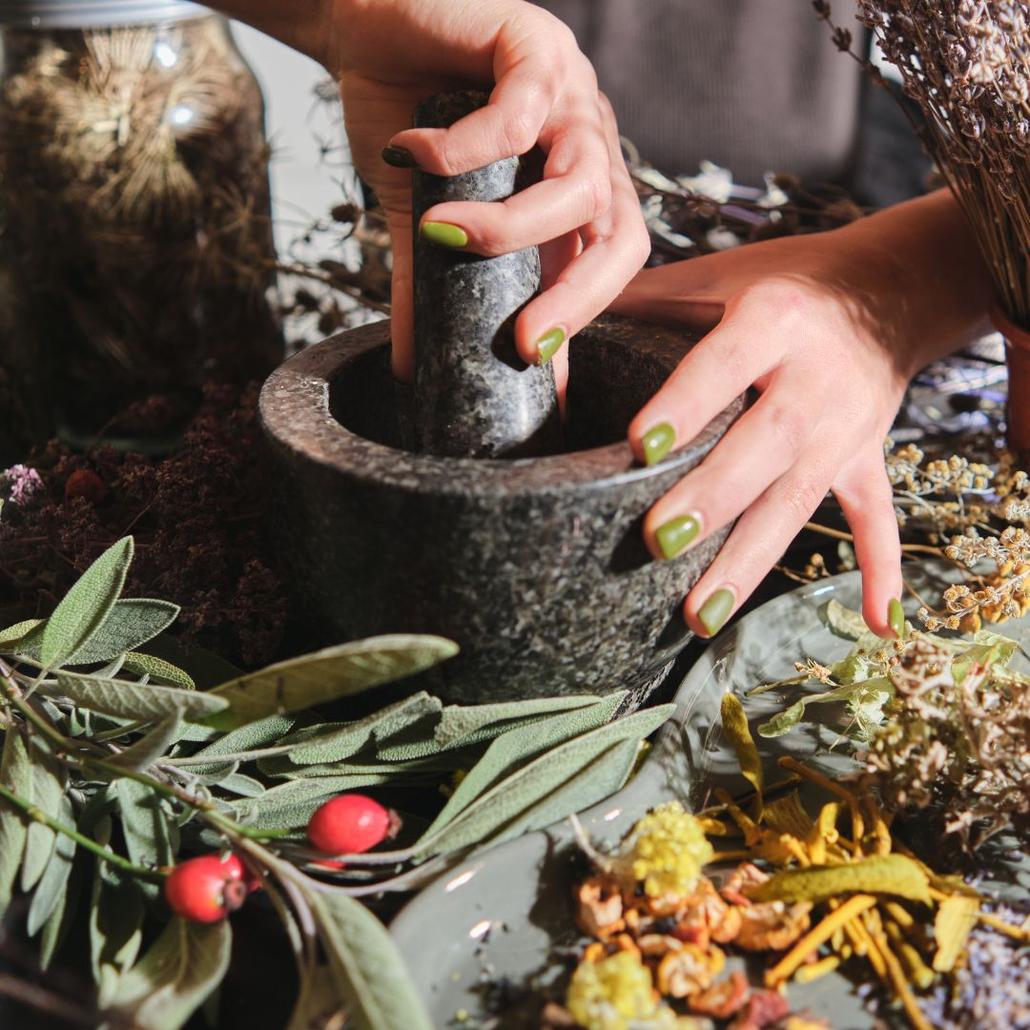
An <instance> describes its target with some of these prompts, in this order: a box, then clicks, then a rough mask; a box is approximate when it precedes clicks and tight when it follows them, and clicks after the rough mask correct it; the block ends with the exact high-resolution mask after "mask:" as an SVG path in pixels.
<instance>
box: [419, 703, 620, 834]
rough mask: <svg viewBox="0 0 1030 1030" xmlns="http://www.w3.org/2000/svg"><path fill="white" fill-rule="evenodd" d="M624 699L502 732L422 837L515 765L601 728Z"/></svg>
mask: <svg viewBox="0 0 1030 1030" xmlns="http://www.w3.org/2000/svg"><path fill="white" fill-rule="evenodd" d="M625 697H626V692H625V691H619V692H617V693H615V694H612V695H610V696H609V697H606V698H600V699H598V700H596V701H594V703H593V704H590V705H588V706H586V707H585V708H579V709H576V708H574V709H573V710H572V711H566V712H560V713H559V714H557V715H553V716H551V717H550V718H548V719H544V720H542V721H540V722H537V721H535V720H534V721H531V722H529V723H524V724H523V725H521V726H517V727H516V728H515V729H511V730H508V731H507V732H506V733H502V734H501V735H500V736H499V737H497V738H496V739H495V740H494V741H492V742H491V744H490V746H489V747H488V748H487V749H486V751H485V752H484V753H483V756H482V757H481V758H480V759H479V761H478V762H476V764H475V765H474V766H473V767H472V768H471V769H470V770H469V772H468V774H467V775H466V776H465V777H464V778H463V779H462V781H461V783H459V784H458V786H457V787H456V788H455V790H454V793H453V794H452V795H451V796H450V798H448V800H447V804H446V805H444V807H443V809H442V810H441V811H440V813H439V815H437V817H436V818H435V819H434V820H433V822H432V823H431V824H430V826H429V829H427V830H426V832H425V833H424V834H423V836H424V837H428V836H430V835H432V834H434V833H437V832H438V831H439V830H440V829H441V828H442V827H444V826H445V825H446V824H447V823H449V822H450V821H451V820H452V819H454V818H455V817H456V816H457V815H458V814H459V813H460V812H461V811H462V810H463V809H465V808H467V807H468V806H469V805H470V804H471V803H472V802H473V801H475V799H476V798H477V797H479V796H480V794H482V793H483V791H484V790H487V789H488V788H489V787H491V786H492V785H493V784H494V783H495V782H496V781H497V778H498V777H499V776H500V775H501V774H502V773H504V772H505V771H506V770H508V769H511V768H512V767H513V766H514V765H516V764H517V763H518V762H521V761H524V760H525V759H527V758H529V757H530V756H532V755H538V754H540V752H541V751H545V750H546V749H547V748H549V747H554V745H555V744H560V743H562V742H563V741H566V740H570V739H572V738H573V737H577V736H579V735H580V734H582V733H586V732H587V731H588V730H592V729H594V728H595V727H597V726H603V725H604V724H605V723H607V722H608V720H609V719H610V718H611V717H612V716H613V715H614V714H615V712H616V711H617V710H618V707H619V705H620V704H622V701H623V699H624V698H625ZM491 707H493V706H491Z"/></svg>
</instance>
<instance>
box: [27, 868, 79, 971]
mask: <svg viewBox="0 0 1030 1030" xmlns="http://www.w3.org/2000/svg"><path fill="white" fill-rule="evenodd" d="M88 864H89V863H88V861H87V860H85V859H84V858H83V854H82V852H81V851H80V852H78V853H77V854H76V856H75V860H74V861H73V862H72V865H71V875H70V876H69V878H68V881H67V885H66V887H65V888H64V890H62V891H59V892H57V904H56V905H55V906H54V910H53V912H51V913H50V918H49V919H47V921H46V925H45V926H44V927H43V932H42V933H41V934H40V937H39V965H40V968H41V969H44V970H46V969H49V968H50V963H51V961H52V960H53V957H54V955H56V954H57V951H58V949H59V948H60V947H61V945H62V944H63V943H64V941H65V939H66V938H67V936H68V933H69V931H70V930H71V927H72V923H73V922H75V916H76V913H77V911H78V906H79V897H80V896H81V895H82V890H83V887H84V886H85V883H86V879H87V866H88ZM39 889H40V888H38V887H37V888H36V890H37V892H38V891H39ZM33 900H35V899H33ZM30 911H31V910H30Z"/></svg>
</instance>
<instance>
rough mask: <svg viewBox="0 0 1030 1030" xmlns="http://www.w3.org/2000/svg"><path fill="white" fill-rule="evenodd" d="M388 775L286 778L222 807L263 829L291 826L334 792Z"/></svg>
mask: <svg viewBox="0 0 1030 1030" xmlns="http://www.w3.org/2000/svg"><path fill="white" fill-rule="evenodd" d="M389 780H390V777H389V776H385V775H381V774H380V775H376V774H369V775H367V776H339V777H336V778H333V777H329V776H326V777H323V778H322V779H317V780H290V781H289V782H288V783H283V784H280V785H279V786H278V787H272V788H270V789H269V790H266V791H265V792H264V793H263V794H260V795H258V796H257V797H254V798H240V799H239V800H238V801H230V802H227V803H226V806H225V810H226V811H227V812H228V813H229V814H230V815H231V816H232V817H233V818H234V819H235V820H237V822H240V823H242V824H244V825H249V826H259V827H261V828H262V829H266V830H271V829H275V830H292V829H295V828H298V827H301V826H306V825H307V823H308V820H309V819H310V818H311V815H312V813H313V812H314V811H315V809H316V808H318V807H319V806H320V805H322V804H323V803H324V802H325V801H328V800H329V798H331V797H335V796H336V795H337V794H344V793H346V792H348V791H352V790H358V789H360V788H361V787H372V786H376V785H378V784H380V783H387V782H388V781H389Z"/></svg>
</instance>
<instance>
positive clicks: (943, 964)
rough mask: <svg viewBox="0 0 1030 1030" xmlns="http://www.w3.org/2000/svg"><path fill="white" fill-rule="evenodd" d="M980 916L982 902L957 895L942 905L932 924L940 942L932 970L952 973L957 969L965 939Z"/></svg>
mask: <svg viewBox="0 0 1030 1030" xmlns="http://www.w3.org/2000/svg"><path fill="white" fill-rule="evenodd" d="M979 912H980V899H979V898H974V897H969V896H967V895H964V894H955V895H953V896H952V897H950V898H945V899H944V900H943V901H942V902H941V903H940V905H939V906H938V908H937V915H936V917H935V918H934V923H933V935H934V939H935V940H936V941H937V951H936V952H935V953H934V956H933V968H934V969H935V970H936V971H937V972H938V973H950V972H951V971H952V970H953V969H954V968H955V963H956V962H958V960H959V958H960V957H961V955H962V953H963V951H964V950H965V947H966V939H967V938H968V937H969V933H970V931H971V930H972V929H973V927H974V926H976V917H977V915H978V914H979Z"/></svg>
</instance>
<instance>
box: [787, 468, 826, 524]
mask: <svg viewBox="0 0 1030 1030" xmlns="http://www.w3.org/2000/svg"><path fill="white" fill-rule="evenodd" d="M826 489H827V488H826V484H825V483H823V481H822V480H821V479H815V478H812V477H808V478H805V479H796V480H794V481H793V482H791V483H790V484H789V485H788V486H787V487H786V488H785V489H784V497H783V500H784V503H785V504H786V506H787V510H788V511H789V512H790V513H791V514H792V515H794V516H795V518H796V520H797V522H798V524H799V525H800V524H803V523H805V522H807V521H808V520H809V519H810V518H811V517H812V512H814V511H815V510H816V508H818V507H819V505H820V504H821V503H822V500H823V498H824V497H825V496H826Z"/></svg>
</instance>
